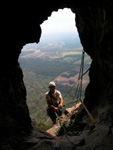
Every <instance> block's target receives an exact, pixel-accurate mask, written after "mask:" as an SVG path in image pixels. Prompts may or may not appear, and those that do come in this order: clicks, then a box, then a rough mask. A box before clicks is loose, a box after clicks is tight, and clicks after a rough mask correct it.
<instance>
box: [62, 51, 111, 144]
mask: <svg viewBox="0 0 113 150" xmlns="http://www.w3.org/2000/svg"><path fill="white" fill-rule="evenodd" d="M84 54H85V52H84V51H83V53H82V59H81V66H80V72H79V78H78V80H77V82H78V81H79V80H80V82H78V84H77V89H76V92H75V93H76V94H77V93H78V96H77V98H78V100H79V101H80V102H81V104H82V106H83V108H84V109H85V111H86V112H87V114H88V116H89V118H90V119H91V121H92V123H93V124H94V125H95V127H96V129H97V131H98V132H99V134H100V135H101V137H102V138H103V140H104V142H105V143H106V145H107V146H108V147H110V143H109V141H108V139H107V138H106V137H105V135H104V134H103V132H102V131H101V129H100V127H99V126H98V124H97V122H96V120H95V119H94V118H93V116H92V115H91V113H90V112H89V110H88V109H87V107H86V106H85V104H84V103H83V102H82V100H81V95H82V94H81V93H82V82H83V76H84V75H85V74H86V73H87V72H88V71H89V69H88V70H87V71H86V72H85V73H83V70H84ZM77 82H75V83H74V84H73V86H72V88H71V89H70V90H69V91H68V92H67V93H66V95H65V96H64V98H65V97H66V96H67V94H68V93H69V92H70V91H71V90H72V89H73V87H74V86H75V84H76V83H77ZM59 120H60V118H59ZM63 129H64V133H65V136H66V138H67V140H68V141H69V142H70V143H71V144H72V145H73V143H72V142H71V141H70V139H69V138H68V136H67V133H66V130H65V128H64V126H63Z"/></svg>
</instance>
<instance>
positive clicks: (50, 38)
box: [20, 8, 88, 122]
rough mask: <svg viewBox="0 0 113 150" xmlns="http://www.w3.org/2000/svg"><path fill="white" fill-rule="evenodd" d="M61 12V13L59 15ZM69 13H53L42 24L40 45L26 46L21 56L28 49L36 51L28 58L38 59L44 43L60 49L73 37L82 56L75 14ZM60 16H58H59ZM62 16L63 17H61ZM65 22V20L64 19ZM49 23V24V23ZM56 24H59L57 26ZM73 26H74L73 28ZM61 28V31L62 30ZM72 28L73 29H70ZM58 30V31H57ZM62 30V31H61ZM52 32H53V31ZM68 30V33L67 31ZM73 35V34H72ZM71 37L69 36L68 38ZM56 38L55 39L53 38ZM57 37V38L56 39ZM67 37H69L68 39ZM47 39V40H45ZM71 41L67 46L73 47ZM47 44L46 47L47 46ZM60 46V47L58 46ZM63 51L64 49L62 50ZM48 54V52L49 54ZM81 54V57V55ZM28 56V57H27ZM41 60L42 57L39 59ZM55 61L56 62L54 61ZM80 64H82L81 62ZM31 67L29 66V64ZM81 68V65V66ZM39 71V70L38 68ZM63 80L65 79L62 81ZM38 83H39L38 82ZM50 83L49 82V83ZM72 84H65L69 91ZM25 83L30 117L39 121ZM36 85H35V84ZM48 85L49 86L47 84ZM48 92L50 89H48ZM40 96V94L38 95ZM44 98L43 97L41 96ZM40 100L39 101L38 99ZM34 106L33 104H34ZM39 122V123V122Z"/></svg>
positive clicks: (61, 11) (66, 11)
mask: <svg viewBox="0 0 113 150" xmlns="http://www.w3.org/2000/svg"><path fill="white" fill-rule="evenodd" d="M59 11H60V13H59ZM64 11H65V13H64V14H63V12H64ZM68 12H69V14H70V15H71V13H72V12H71V10H70V9H67V8H65V9H63V10H61V9H59V10H58V11H57V12H53V13H52V14H51V16H50V17H49V18H48V20H46V21H44V22H43V23H42V24H41V28H42V34H41V37H40V42H39V43H38V44H36V43H34V44H33V43H30V44H27V45H25V46H24V48H23V49H22V53H21V55H20V57H23V58H24V57H25V55H23V52H26V50H27V49H28V50H32V49H35V52H36V53H34V54H33V56H32V53H28V58H29V57H30V55H31V58H32V57H34V58H35V54H36V57H38V55H40V53H38V51H39V49H41V48H42V47H43V44H44V43H46V42H48V43H47V44H49V46H50V48H51V45H53V46H54V44H56V43H57V45H56V46H58V48H59V45H60V43H59V42H60V41H61V42H62V41H63V40H64V39H65V38H66V40H67V39H69V38H70V36H72V37H71V39H72V40H73V39H75V40H74V41H73V42H75V43H74V44H73V43H72V44H73V47H74V46H75V47H76V45H77V48H75V49H78V50H77V52H78V53H79V52H80V53H81V54H82V50H83V48H82V45H81V43H80V39H79V35H78V32H77V29H76V26H75V14H74V13H72V17H71V16H69V15H68V14H67V13H68ZM57 14H58V15H57ZM61 15H62V16H61ZM67 17H68V20H69V24H68V21H66V20H67ZM54 18H56V20H55V19H54ZM63 18H64V19H65V20H64V19H63ZM49 19H50V21H49ZM48 22H49V23H48ZM55 24H57V25H55ZM71 24H73V25H72V26H71ZM49 25H50V26H51V27H49ZM46 26H48V30H49V31H46V30H47V27H46ZM54 26H55V27H54ZM65 26H66V27H65ZM63 27H65V29H64V31H62V30H63ZM60 28H61V29H60ZM70 28H71V29H70ZM55 29H56V30H55ZM59 29H60V30H59ZM51 30H52V31H51ZM54 30H55V33H54ZM67 30H68V31H67ZM44 31H45V32H46V34H45V32H44ZM70 33H71V34H70ZM68 35H69V36H68ZM53 36H54V37H53ZM55 36H56V38H55ZM66 36H67V37H66ZM45 37H46V38H45ZM58 39H60V40H58ZM71 39H70V41H66V42H67V43H66V44H67V45H71V42H72V41H71ZM47 44H46V46H47ZM58 44H59V45H58ZM63 44H64V45H65V43H63ZM64 45H61V46H62V47H63V46H64ZM53 49H54V47H53ZM62 49H63V48H62ZM62 49H61V48H60V50H61V52H62ZM72 51H74V50H72ZM47 53H48V52H47ZM56 53H57V51H55V50H54V55H55V56H56ZM81 54H80V55H81ZM26 56H27V55H26ZM75 57H76V55H75ZM80 57H81V56H80ZM39 58H40V57H39ZM37 59H38V58H37ZM53 61H54V60H53ZM79 63H80V62H79ZM20 65H21V62H20ZM28 65H29V64H28ZM79 66H80V65H79ZM37 69H38V68H37ZM24 70H25V69H23V72H24ZM26 76H28V74H26V73H25V75H24V79H26ZM73 78H74V77H73ZM77 78H78V76H77V77H76V80H77ZM64 79H66V78H64ZM30 80H31V81H30V82H33V81H32V79H31V78H30ZM62 80H63V79H62ZM73 80H75V79H73ZM84 81H85V82H87V80H84ZM37 82H38V81H37ZM49 82H50V81H48V83H49ZM70 82H72V84H71V86H72V85H73V81H71V80H69V81H68V83H65V84H67V86H68V85H69V88H68V89H70V88H71V87H70ZM24 83H25V86H26V89H27V104H28V107H29V111H30V115H31V116H32V117H31V118H33V120H34V118H36V119H35V120H37V119H38V117H37V116H38V115H37V116H33V114H32V113H31V112H32V107H31V105H30V104H31V103H30V101H29V99H31V96H32V94H31V93H32V92H31V91H30V90H29V85H28V84H26V82H25V81H24ZM39 84H40V85H41V84H42V83H41V82H40V83H39ZM87 84H88V83H87ZM87 84H86V86H87ZM33 85H34V84H33ZM47 85H48V84H47ZM86 86H85V87H84V91H85V88H86ZM36 90H37V91H38V87H37V88H36V87H34V91H36ZM47 90H48V89H47ZM45 92H46V90H45V91H44V93H43V94H45ZM65 93H66V92H65ZM37 95H38V94H37ZM63 95H65V94H63ZM73 95H74V96H73V97H75V94H74V93H73ZM34 96H35V97H36V94H34ZM41 96H42V95H41ZM42 99H43V96H42ZM37 100H38V99H37ZM32 105H33V104H32ZM37 107H40V106H38V104H37ZM36 110H37V109H36V106H35V111H36ZM42 111H44V109H42ZM45 113H46V110H45ZM38 120H40V119H38ZM38 122H39V121H38Z"/></svg>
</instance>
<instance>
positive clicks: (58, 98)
mask: <svg viewBox="0 0 113 150" xmlns="http://www.w3.org/2000/svg"><path fill="white" fill-rule="evenodd" d="M46 102H47V105H48V107H47V114H48V116H49V117H50V118H51V120H52V122H53V125H54V124H56V118H57V116H56V113H57V115H58V116H61V115H62V106H63V98H62V95H61V93H60V91H58V90H56V84H55V82H50V83H49V91H48V92H47V93H46Z"/></svg>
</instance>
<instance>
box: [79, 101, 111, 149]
mask: <svg viewBox="0 0 113 150" xmlns="http://www.w3.org/2000/svg"><path fill="white" fill-rule="evenodd" d="M79 101H80V102H81V104H82V106H83V107H84V109H85V111H86V112H87V114H88V116H89V118H90V119H91V121H92V123H93V124H94V125H95V127H96V129H97V131H98V132H99V134H100V135H101V137H102V138H103V140H104V142H105V143H106V145H107V146H109V147H110V143H109V141H108V139H107V138H106V137H105V135H104V134H103V132H102V131H101V129H100V127H99V126H98V124H97V122H96V120H95V119H94V118H93V116H92V115H91V113H90V112H89V110H88V109H87V107H86V106H85V104H84V103H83V102H82V100H81V99H79Z"/></svg>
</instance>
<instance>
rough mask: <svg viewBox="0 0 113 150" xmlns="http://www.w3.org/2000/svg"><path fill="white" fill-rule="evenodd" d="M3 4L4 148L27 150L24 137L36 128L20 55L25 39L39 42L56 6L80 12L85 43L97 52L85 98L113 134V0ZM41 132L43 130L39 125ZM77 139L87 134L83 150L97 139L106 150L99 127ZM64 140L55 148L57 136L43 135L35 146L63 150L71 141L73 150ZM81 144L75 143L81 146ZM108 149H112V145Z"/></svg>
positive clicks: (0, 85) (0, 127) (0, 89)
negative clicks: (29, 108) (100, 136)
mask: <svg viewBox="0 0 113 150" xmlns="http://www.w3.org/2000/svg"><path fill="white" fill-rule="evenodd" d="M1 7H2V10H1V11H2V12H1V46H2V48H1V53H0V54H1V59H0V148H1V149H2V150H14V149H15V150H16V149H18V147H19V150H21V147H20V145H21V144H20V143H22V142H23V141H24V140H25V138H26V137H29V136H28V135H30V134H31V133H32V132H33V129H32V126H31V119H30V117H29V111H28V107H27V105H26V88H25V86H24V83H23V74H22V70H21V68H20V66H19V63H18V57H19V54H20V53H21V49H22V47H23V46H24V45H25V44H27V43H31V42H37V43H38V42H39V39H40V35H41V29H40V24H41V23H42V22H43V21H44V20H46V19H47V17H48V16H50V15H51V13H52V11H57V10H58V9H59V8H65V7H68V8H71V9H72V11H73V12H75V13H76V19H75V20H76V26H77V28H78V32H79V36H80V39H81V43H82V45H83V47H84V50H85V51H86V52H87V53H88V54H89V55H90V56H91V58H92V64H91V68H90V72H89V76H90V83H89V85H88V87H87V89H86V93H85V99H84V102H85V104H86V106H87V107H88V109H89V110H90V111H91V112H92V114H93V115H94V116H95V118H96V119H97V120H98V123H99V125H100V126H102V128H103V131H104V132H105V134H106V135H107V136H108V139H109V140H110V141H111V140H113V109H112V108H113V39H112V35H113V1H112V0H99V1H98V0H95V1H89V0H86V1H81V0H70V1H68V0H55V1H53V0H48V1H29V2H28V1H27V2H26V3H25V2H23V1H22V2H21V1H19V2H17V1H15V2H14V1H13V2H11V1H9V2H7V3H6V2H5V3H4V2H2V4H1ZM35 132H36V134H38V132H39V131H37V130H35ZM42 134H44V133H42ZM83 135H84V137H83ZM48 136H49V135H48ZM94 137H95V138H94ZM43 139H44V138H43ZM77 139H81V142H80V141H79V142H78V145H79V143H82V144H81V147H80V148H81V149H82V150H85V149H87V150H88V149H91V145H92V150H93V149H94V150H101V149H104V147H105V146H104V145H103V144H102V143H103V142H102V141H101V140H100V138H99V136H98V134H97V133H96V132H95V131H92V132H91V133H90V135H89V134H88V133H86V132H85V130H84V132H83V134H82V135H80V136H78V137H76V138H75V140H77ZM91 139H93V141H91ZM63 140H64V139H63V137H60V139H59V143H58V142H56V146H55V147H54V148H53V146H52V144H53V145H55V143H54V142H55V140H54V142H52V139H51V140H50V139H49V141H48V140H47V139H46V137H45V140H43V141H42V142H41V140H40V141H37V144H38V147H35V148H33V150H38V149H40V150H41V148H40V147H42V149H43V150H46V149H52V148H53V149H55V150H61V149H64V148H65V149H66V147H67V149H68V150H69V149H70V150H71V148H70V143H69V142H67V146H66V145H65V140H64V144H63V142H62V141H63ZM99 140H100V143H99V142H98V141H99ZM49 142H50V143H51V144H50V143H49ZM75 145H76V144H75ZM83 145H84V146H83ZM47 146H48V147H47ZM80 148H79V147H78V148H76V147H74V149H77V150H79V149H80ZM25 149H28V148H25ZM105 149H106V150H107V148H106V147H105ZM111 149H112V148H111Z"/></svg>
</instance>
